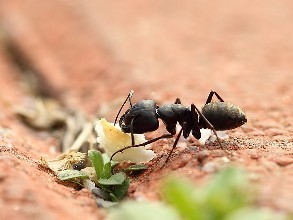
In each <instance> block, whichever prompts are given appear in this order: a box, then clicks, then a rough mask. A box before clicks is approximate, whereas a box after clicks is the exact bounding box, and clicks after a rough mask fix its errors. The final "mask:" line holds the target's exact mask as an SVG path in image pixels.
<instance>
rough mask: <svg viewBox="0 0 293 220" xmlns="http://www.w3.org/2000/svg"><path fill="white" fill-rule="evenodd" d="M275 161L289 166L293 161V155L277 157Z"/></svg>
mask: <svg viewBox="0 0 293 220" xmlns="http://www.w3.org/2000/svg"><path fill="white" fill-rule="evenodd" d="M275 162H276V163H277V164H278V165H279V166H282V167H285V166H288V165H290V164H291V163H293V158H291V157H282V158H278V159H275Z"/></svg>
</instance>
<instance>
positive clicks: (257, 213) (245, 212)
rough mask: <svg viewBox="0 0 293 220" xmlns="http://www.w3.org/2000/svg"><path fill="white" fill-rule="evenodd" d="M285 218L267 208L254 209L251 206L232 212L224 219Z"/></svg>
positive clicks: (283, 219) (280, 219)
mask: <svg viewBox="0 0 293 220" xmlns="http://www.w3.org/2000/svg"><path fill="white" fill-rule="evenodd" d="M247 219H257V220H285V217H284V216H280V215H277V214H275V213H273V212H272V211H271V210H268V209H256V208H252V207H245V208H242V209H239V210H237V211H236V212H232V213H231V214H230V215H228V217H226V218H225V219H224V220H247Z"/></svg>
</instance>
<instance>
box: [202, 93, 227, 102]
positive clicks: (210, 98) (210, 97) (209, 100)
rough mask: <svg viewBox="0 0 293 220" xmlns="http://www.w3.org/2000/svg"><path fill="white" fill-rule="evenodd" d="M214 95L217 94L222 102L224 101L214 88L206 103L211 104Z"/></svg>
mask: <svg viewBox="0 0 293 220" xmlns="http://www.w3.org/2000/svg"><path fill="white" fill-rule="evenodd" d="M214 95H215V96H217V98H218V99H219V100H220V102H224V99H222V97H221V96H220V95H219V94H218V93H217V92H215V91H213V90H212V91H210V94H209V96H208V98H207V101H206V104H209V103H210V102H211V101H212V99H213V96H214Z"/></svg>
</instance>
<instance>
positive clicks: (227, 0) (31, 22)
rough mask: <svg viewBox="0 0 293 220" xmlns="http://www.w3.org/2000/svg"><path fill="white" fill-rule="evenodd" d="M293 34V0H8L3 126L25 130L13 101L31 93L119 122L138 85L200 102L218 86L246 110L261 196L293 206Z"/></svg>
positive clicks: (3, 14) (0, 37)
mask: <svg viewBox="0 0 293 220" xmlns="http://www.w3.org/2000/svg"><path fill="white" fill-rule="evenodd" d="M292 36H293V2H292V1H290V0H255V1H245V0H238V1H233V0H218V1H206V0H184V1H176V0H168V1H167V0H148V1H146V0H124V1H99V0H86V1H85V0H48V1H39V0H25V1H24V0H9V1H8V0H0V88H1V93H0V108H1V110H0V125H1V126H4V127H9V128H11V129H15V128H17V129H19V130H21V129H23V128H21V127H19V125H17V122H16V121H17V120H16V119H15V116H14V113H13V112H12V111H11V107H13V106H14V105H15V104H20V103H23V102H25V100H26V99H27V98H28V97H50V98H53V99H56V100H58V101H59V102H60V103H62V105H63V106H65V107H66V108H68V109H77V110H79V111H83V112H86V113H87V114H96V113H97V111H101V109H104V110H105V109H106V110H105V111H104V112H107V114H105V115H104V117H106V118H107V119H108V120H109V121H113V120H114V117H115V115H116V113H117V110H118V109H119V107H120V106H119V105H120V104H121V103H122V101H123V100H124V98H125V97H126V96H127V94H128V92H129V91H130V90H131V89H133V90H134V91H135V94H134V97H133V100H134V102H136V101H139V100H141V99H154V100H156V101H157V103H158V104H163V103H172V102H174V101H175V99H176V98H177V97H179V98H181V100H182V102H183V104H185V105H190V103H195V104H196V105H197V106H199V107H200V106H201V105H203V104H204V103H205V101H206V98H207V96H208V94H209V92H210V90H215V91H217V92H218V93H219V94H220V95H221V96H222V97H223V99H224V100H226V101H229V102H232V103H235V104H236V105H238V106H240V107H242V108H243V109H245V112H246V114H247V117H248V123H247V124H246V125H244V126H243V127H241V128H239V129H237V130H236V131H232V134H233V135H234V136H237V137H242V138H243V145H241V146H242V147H243V146H244V147H247V148H249V149H244V151H243V152H244V153H243V154H242V155H239V161H241V163H242V162H243V163H244V165H245V166H247V167H249V168H248V169H250V170H254V171H256V172H259V173H261V174H262V179H261V184H263V188H262V197H261V201H262V202H261V204H270V205H271V206H273V207H277V208H279V209H281V210H291V211H292V205H291V204H292V201H293V198H292V190H293V189H292V186H293V179H292V176H293V175H292V170H293V169H292V141H293V139H292V133H293V108H292V104H293V88H292V85H293V72H292V71H293V39H292ZM117 103H118V104H117ZM109 106H110V107H109ZM111 106H112V107H111ZM113 106H114V108H113ZM26 135H27V137H30V138H31V142H30V143H36V142H37V141H38V140H39V139H38V138H40V137H35V136H34V135H35V134H33V133H29V134H28V133H26ZM30 135H31V136H30ZM37 139H38V140H37ZM41 139H42V136H41ZM250 140H251V142H249V141H250ZM34 141H35V142H34ZM39 141H40V140H39ZM41 141H43V140H41ZM46 141H48V140H46ZM271 141H276V142H274V143H273V144H271V145H270V144H268V143H271ZM37 143H40V145H36V144H35V145H34V144H32V146H30V148H29V150H30V151H29V153H30V154H32V155H30V156H32V157H34V158H39V155H40V154H41V153H42V151H47V150H44V149H46V147H47V146H45V145H46V143H48V142H46V143H43V145H44V146H43V147H41V146H42V143H41V142H37ZM238 144H239V143H238ZM37 147H39V148H37ZM250 149H252V150H255V151H253V152H252V151H251V155H252V156H251V158H252V160H253V157H255V158H256V159H258V158H261V157H264V158H263V160H264V161H263V162H261V163H260V164H257V163H255V164H253V165H252V163H250V159H251V158H250V156H247V157H246V155H248V154H247V152H248V151H249V150H250ZM249 152H250V151H249ZM255 155H256V156H255ZM264 155H265V156H264ZM277 159H278V160H279V162H280V161H281V162H280V163H281V164H283V165H281V166H282V168H280V167H279V165H276V163H275V162H272V161H275V160H277ZM280 159H281V160H280ZM253 161H255V160H253ZM284 161H285V162H284ZM272 163H273V164H274V165H272ZM284 164H285V165H284ZM290 166H291V167H290ZM259 167H261V168H259ZM198 172H199V171H198ZM24 185H25V184H24ZM0 189H1V188H0ZM147 191H149V190H148V189H147ZM40 195H41V194H40ZM60 207H61V206H60ZM73 216H74V215H73Z"/></svg>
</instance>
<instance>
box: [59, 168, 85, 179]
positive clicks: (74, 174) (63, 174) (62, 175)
mask: <svg viewBox="0 0 293 220" xmlns="http://www.w3.org/2000/svg"><path fill="white" fill-rule="evenodd" d="M58 178H59V179H60V180H70V179H75V178H88V175H87V174H85V173H84V172H82V171H79V170H62V171H60V172H59V173H58Z"/></svg>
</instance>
